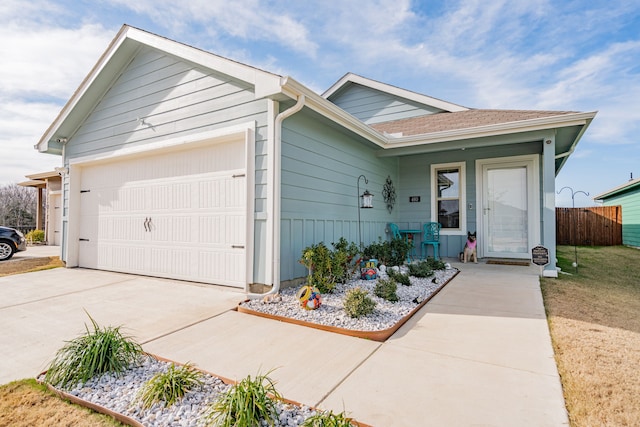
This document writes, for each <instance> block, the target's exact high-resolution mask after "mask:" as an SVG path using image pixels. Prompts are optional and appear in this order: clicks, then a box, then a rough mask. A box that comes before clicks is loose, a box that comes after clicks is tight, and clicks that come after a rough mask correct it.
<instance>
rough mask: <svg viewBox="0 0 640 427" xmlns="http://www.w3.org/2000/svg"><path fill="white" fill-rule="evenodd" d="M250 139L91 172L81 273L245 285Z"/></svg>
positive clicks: (83, 201)
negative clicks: (94, 271) (83, 270)
mask: <svg viewBox="0 0 640 427" xmlns="http://www.w3.org/2000/svg"><path fill="white" fill-rule="evenodd" d="M244 159H245V155H244V141H237V142H225V143H220V144H215V145H207V146H204V147H198V148H193V149H189V150H182V151H175V152H168V153H163V154H154V155H146V156H144V157H136V158H131V159H127V160H122V161H118V162H110V163H106V164H98V165H92V166H86V167H83V168H82V172H81V191H80V228H79V238H80V239H79V240H80V241H79V247H78V249H79V255H78V264H79V266H80V267H85V268H96V269H103V270H112V271H120V272H126V273H134V274H143V275H150V276H157V277H167V278H174V279H181V280H191V281H197V282H205V283H215V284H221V285H229V286H237V287H242V288H244V286H245V284H246V252H245V242H246V176H245V173H246V170H245V163H244Z"/></svg>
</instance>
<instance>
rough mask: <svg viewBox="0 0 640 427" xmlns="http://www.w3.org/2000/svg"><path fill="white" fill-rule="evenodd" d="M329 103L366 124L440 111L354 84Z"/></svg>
mask: <svg viewBox="0 0 640 427" xmlns="http://www.w3.org/2000/svg"><path fill="white" fill-rule="evenodd" d="M330 101H331V102H333V103H334V104H336V105H337V106H338V107H340V108H342V109H343V110H345V111H347V112H348V113H349V114H351V115H353V116H355V117H357V118H358V119H359V120H361V121H363V122H364V123H367V124H373V123H380V122H388V121H391V120H400V119H407V118H410V117H416V116H424V115H425V114H432V113H437V112H440V111H442V110H440V109H437V108H433V107H429V106H427V105H424V104H419V103H417V102H414V101H410V100H408V99H404V98H400V97H397V96H393V95H390V94H388V93H384V92H380V91H377V90H375V89H371V88H368V87H365V86H361V85H359V84H356V83H352V84H350V85H349V86H348V87H347V88H346V89H344V90H342V91H340V92H339V93H337V94H335V95H333V96H332V97H331V98H330Z"/></svg>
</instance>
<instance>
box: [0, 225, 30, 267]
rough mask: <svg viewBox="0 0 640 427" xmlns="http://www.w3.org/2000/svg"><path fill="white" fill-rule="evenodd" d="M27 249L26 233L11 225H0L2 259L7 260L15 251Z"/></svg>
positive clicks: (0, 254)
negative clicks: (10, 226)
mask: <svg viewBox="0 0 640 427" xmlns="http://www.w3.org/2000/svg"><path fill="white" fill-rule="evenodd" d="M26 250H27V240H26V239H25V238H24V234H22V233H21V232H19V231H18V230H14V229H13V228H9V227H2V226H0V261H4V260H7V259H9V258H11V257H12V256H13V254H14V253H16V252H20V251H26Z"/></svg>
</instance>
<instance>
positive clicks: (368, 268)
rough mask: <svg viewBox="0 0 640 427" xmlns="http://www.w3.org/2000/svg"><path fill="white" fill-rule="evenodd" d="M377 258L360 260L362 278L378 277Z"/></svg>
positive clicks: (373, 278)
mask: <svg viewBox="0 0 640 427" xmlns="http://www.w3.org/2000/svg"><path fill="white" fill-rule="evenodd" d="M377 267H378V260H377V259H370V260H368V261H364V260H363V261H360V277H361V278H362V279H364V280H375V279H377V278H378V271H377Z"/></svg>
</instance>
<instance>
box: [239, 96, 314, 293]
mask: <svg viewBox="0 0 640 427" xmlns="http://www.w3.org/2000/svg"><path fill="white" fill-rule="evenodd" d="M297 98H298V99H297V102H296V103H295V105H294V106H292V107H291V108H289V109H287V110H285V111H283V112H281V113H279V114H278V115H277V116H276V118H275V126H274V127H275V129H274V133H275V137H274V141H273V145H274V147H273V156H272V157H273V158H272V159H271V166H272V167H271V174H270V178H271V180H272V182H273V197H272V200H271V205H272V212H273V221H272V227H273V230H272V232H273V247H272V254H271V257H272V260H273V266H272V278H271V279H272V283H273V286H272V288H271V290H270V291H269V292H266V293H264V294H255V293H248V294H247V297H248V298H249V299H259V298H264V297H265V296H267V295H274V294H277V293H278V292H280V181H281V179H282V171H281V169H280V168H281V156H280V152H281V149H282V122H283V121H284V119H286V118H288V117H290V116H292V115H294V114H295V113H297V112H298V111H300V110H302V107H304V103H305V100H306V98H305V96H304V95H303V94H298V95H297Z"/></svg>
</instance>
